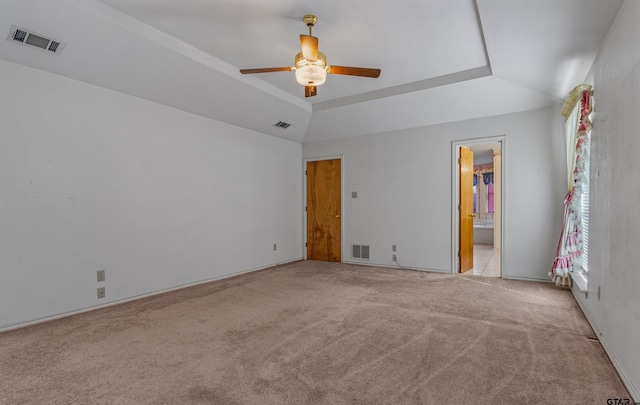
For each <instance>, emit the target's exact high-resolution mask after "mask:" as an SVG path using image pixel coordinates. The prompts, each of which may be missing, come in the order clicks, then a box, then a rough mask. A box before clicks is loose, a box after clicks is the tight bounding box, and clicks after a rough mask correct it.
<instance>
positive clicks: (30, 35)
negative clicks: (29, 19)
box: [7, 25, 66, 54]
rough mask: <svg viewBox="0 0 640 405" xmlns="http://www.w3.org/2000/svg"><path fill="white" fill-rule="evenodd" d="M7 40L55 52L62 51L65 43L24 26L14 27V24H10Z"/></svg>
mask: <svg viewBox="0 0 640 405" xmlns="http://www.w3.org/2000/svg"><path fill="white" fill-rule="evenodd" d="M7 41H11V42H14V43H20V44H22V45H29V46H32V47H35V48H40V49H42V50H43V51H46V52H50V53H55V54H59V53H60V52H62V49H63V48H64V46H65V45H66V44H65V43H64V42H60V41H58V40H56V39H52V38H47V37H44V36H42V35H39V34H36V33H34V32H32V31H29V30H26V29H24V28H20V27H16V26H15V25H12V26H11V30H10V31H9V36H8V37H7Z"/></svg>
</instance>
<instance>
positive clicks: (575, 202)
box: [549, 84, 591, 286]
mask: <svg viewBox="0 0 640 405" xmlns="http://www.w3.org/2000/svg"><path fill="white" fill-rule="evenodd" d="M562 114H563V115H564V117H565V138H566V143H567V175H568V192H567V195H566V197H565V199H564V218H563V223H562V232H561V233H560V240H559V241H558V248H557V251H556V259H555V261H554V262H553V266H552V268H551V271H550V272H549V276H550V277H551V278H552V280H553V281H554V282H555V283H556V285H560V286H568V285H570V284H571V278H570V276H569V274H570V273H571V272H572V271H573V270H574V267H575V265H576V263H578V262H579V261H578V260H577V259H578V258H580V257H581V255H582V252H583V241H584V240H583V223H582V222H583V221H582V212H581V210H582V208H581V204H582V198H583V197H584V195H583V193H584V190H585V189H587V190H588V181H589V135H590V131H591V122H590V121H589V115H590V114H591V86H590V85H586V84H582V85H579V86H576V88H574V89H573V90H572V91H571V93H570V94H569V97H568V98H567V100H566V101H565V104H564V105H563V107H562Z"/></svg>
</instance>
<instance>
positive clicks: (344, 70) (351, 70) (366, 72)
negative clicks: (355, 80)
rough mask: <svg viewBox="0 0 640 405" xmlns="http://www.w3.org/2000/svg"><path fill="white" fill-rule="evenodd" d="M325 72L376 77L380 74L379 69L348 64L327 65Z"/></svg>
mask: <svg viewBox="0 0 640 405" xmlns="http://www.w3.org/2000/svg"><path fill="white" fill-rule="evenodd" d="M327 72H328V73H331V74H332V75H349V76H362V77H371V78H374V79H375V78H377V77H378V76H380V69H371V68H361V67H350V66H329V67H328V68H327Z"/></svg>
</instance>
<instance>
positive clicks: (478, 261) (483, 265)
mask: <svg viewBox="0 0 640 405" xmlns="http://www.w3.org/2000/svg"><path fill="white" fill-rule="evenodd" d="M464 274H473V275H474V276H486V277H500V252H495V251H494V250H493V245H475V244H474V245H473V268H472V269H471V270H468V271H466V272H465V273H464Z"/></svg>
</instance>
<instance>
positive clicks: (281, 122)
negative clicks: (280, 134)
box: [273, 121, 291, 129]
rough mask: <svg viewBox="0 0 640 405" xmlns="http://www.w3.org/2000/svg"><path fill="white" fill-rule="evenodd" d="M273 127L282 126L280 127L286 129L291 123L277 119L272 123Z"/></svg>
mask: <svg viewBox="0 0 640 405" xmlns="http://www.w3.org/2000/svg"><path fill="white" fill-rule="evenodd" d="M273 126H274V127H278V128H282V129H287V128H289V127H290V126H291V124H288V123H286V122H284V121H278V122H276V123H275V124H273Z"/></svg>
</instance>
